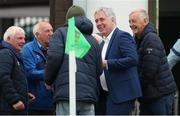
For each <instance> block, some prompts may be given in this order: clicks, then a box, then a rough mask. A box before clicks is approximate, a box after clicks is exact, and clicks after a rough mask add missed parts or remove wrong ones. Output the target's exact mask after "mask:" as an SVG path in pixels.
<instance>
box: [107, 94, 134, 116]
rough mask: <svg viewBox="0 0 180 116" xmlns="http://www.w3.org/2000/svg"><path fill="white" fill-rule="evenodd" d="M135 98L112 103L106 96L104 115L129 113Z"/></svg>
mask: <svg viewBox="0 0 180 116" xmlns="http://www.w3.org/2000/svg"><path fill="white" fill-rule="evenodd" d="M134 103H135V100H130V101H126V102H123V103H113V101H112V100H111V98H109V97H108V99H107V104H106V115H130V113H131V112H132V110H133V108H134Z"/></svg>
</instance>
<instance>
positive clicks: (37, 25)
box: [33, 23, 40, 38]
mask: <svg viewBox="0 0 180 116" xmlns="http://www.w3.org/2000/svg"><path fill="white" fill-rule="evenodd" d="M37 32H38V33H40V26H39V23H37V24H35V25H34V27H33V34H34V36H35V37H36V33H37ZM36 38H37V37H36Z"/></svg>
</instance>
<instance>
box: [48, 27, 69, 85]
mask: <svg viewBox="0 0 180 116" xmlns="http://www.w3.org/2000/svg"><path fill="white" fill-rule="evenodd" d="M64 33H65V32H64ZM64 38H66V37H64V36H63V32H62V31H61V30H60V29H58V30H56V31H55V33H54V34H53V35H52V37H51V39H50V42H49V49H48V57H47V64H46V69H45V82H46V83H47V84H48V85H51V84H52V83H53V82H54V80H55V79H56V76H57V74H58V71H59V69H60V67H61V65H62V60H63V57H64V49H65V47H64V46H65V45H64V44H65V43H64Z"/></svg>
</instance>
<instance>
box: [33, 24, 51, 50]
mask: <svg viewBox="0 0 180 116" xmlns="http://www.w3.org/2000/svg"><path fill="white" fill-rule="evenodd" d="M33 33H34V36H35V37H36V39H37V40H38V42H39V43H40V44H41V46H42V47H43V48H46V47H47V46H48V44H49V39H50V37H51V35H52V34H53V28H52V26H51V24H50V23H48V22H39V23H37V24H36V25H34V28H33Z"/></svg>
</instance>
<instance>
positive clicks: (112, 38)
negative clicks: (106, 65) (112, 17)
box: [105, 28, 118, 59]
mask: <svg viewBox="0 0 180 116" xmlns="http://www.w3.org/2000/svg"><path fill="white" fill-rule="evenodd" d="M117 31H118V28H116V29H115V30H114V32H113V34H112V37H111V39H110V42H109V45H108V48H107V51H106V56H105V59H107V57H108V54H109V50H110V48H111V46H112V43H113V41H114V38H115V36H116V33H117Z"/></svg>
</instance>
